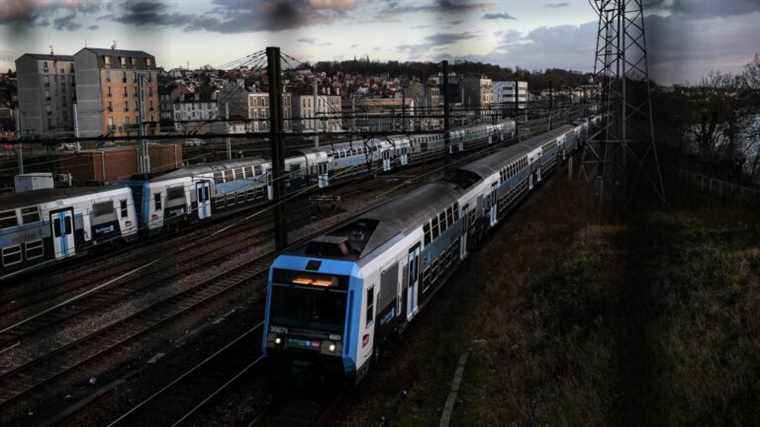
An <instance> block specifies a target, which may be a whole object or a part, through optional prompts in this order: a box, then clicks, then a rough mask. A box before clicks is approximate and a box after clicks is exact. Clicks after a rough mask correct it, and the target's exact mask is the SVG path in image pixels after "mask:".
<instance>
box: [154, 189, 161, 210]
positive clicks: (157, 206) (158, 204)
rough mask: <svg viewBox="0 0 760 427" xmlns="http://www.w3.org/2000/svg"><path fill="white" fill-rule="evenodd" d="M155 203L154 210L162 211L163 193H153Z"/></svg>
mask: <svg viewBox="0 0 760 427" xmlns="http://www.w3.org/2000/svg"><path fill="white" fill-rule="evenodd" d="M153 204H154V206H153V209H154V210H157V211H160V210H161V209H163V207H162V206H161V193H156V194H154V195H153Z"/></svg>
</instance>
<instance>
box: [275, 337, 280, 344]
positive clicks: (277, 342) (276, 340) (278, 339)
mask: <svg viewBox="0 0 760 427" xmlns="http://www.w3.org/2000/svg"><path fill="white" fill-rule="evenodd" d="M274 343H275V344H277V345H280V344H282V338H280V337H277V338H275V339H274Z"/></svg>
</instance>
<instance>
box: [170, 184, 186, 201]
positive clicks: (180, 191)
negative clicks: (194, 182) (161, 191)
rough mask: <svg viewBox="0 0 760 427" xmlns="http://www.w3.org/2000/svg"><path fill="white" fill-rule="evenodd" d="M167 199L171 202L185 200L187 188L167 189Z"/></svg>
mask: <svg viewBox="0 0 760 427" xmlns="http://www.w3.org/2000/svg"><path fill="white" fill-rule="evenodd" d="M166 198H167V199H169V200H177V199H184V198H185V187H182V186H179V187H171V188H167V189H166Z"/></svg>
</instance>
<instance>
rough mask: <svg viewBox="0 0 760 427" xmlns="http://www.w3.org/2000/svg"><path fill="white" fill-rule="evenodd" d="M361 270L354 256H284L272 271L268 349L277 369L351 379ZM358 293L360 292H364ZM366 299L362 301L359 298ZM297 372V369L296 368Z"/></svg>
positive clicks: (264, 344) (265, 333)
mask: <svg viewBox="0 0 760 427" xmlns="http://www.w3.org/2000/svg"><path fill="white" fill-rule="evenodd" d="M358 272H359V269H358V267H357V265H356V263H355V262H353V261H349V260H339V259H329V258H318V257H309V256H303V255H298V254H292V255H281V256H279V257H278V258H277V259H276V260H275V262H274V263H273V264H272V267H271V268H270V270H269V283H268V286H267V306H266V318H265V332H264V342H263V346H264V351H265V353H266V354H267V356H268V357H269V359H270V360H271V362H272V363H273V364H274V367H275V371H276V372H278V373H282V372H286V373H291V374H300V373H301V372H298V371H304V372H303V373H306V372H319V373H324V374H327V375H328V376H330V377H335V378H338V377H344V378H345V377H351V376H352V375H353V372H354V366H355V360H356V346H352V345H351V344H352V343H351V340H352V334H351V331H350V329H351V327H350V325H351V324H352V319H353V318H356V317H357V316H358V313H352V311H353V310H354V306H356V303H355V302H354V301H355V296H354V295H355V294H356V293H357V291H356V290H357V289H361V288H362V283H361V278H360V277H359V273H358ZM359 295H361V294H360V291H359ZM359 303H361V302H359ZM293 370H295V371H296V372H293Z"/></svg>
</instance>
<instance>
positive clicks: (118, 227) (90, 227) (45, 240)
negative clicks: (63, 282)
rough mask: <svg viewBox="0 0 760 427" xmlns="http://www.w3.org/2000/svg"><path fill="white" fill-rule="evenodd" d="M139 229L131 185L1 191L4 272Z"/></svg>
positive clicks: (0, 257)
mask: <svg viewBox="0 0 760 427" xmlns="http://www.w3.org/2000/svg"><path fill="white" fill-rule="evenodd" d="M137 229H138V222H137V215H136V212H135V206H134V203H133V199H132V192H131V191H130V189H129V188H126V187H99V188H70V189H55V190H37V191H30V192H26V193H19V194H9V195H3V196H0V266H1V267H2V268H0V277H2V276H5V275H6V274H8V273H11V272H16V271H19V270H23V269H27V268H32V267H39V266H40V265H45V264H50V263H52V262H55V261H59V260H61V259H64V258H69V257H72V256H74V255H77V254H78V253H82V252H85V251H87V250H88V249H89V248H91V247H93V246H96V245H100V244H102V243H106V242H110V241H112V240H114V239H115V238H120V239H131V238H134V237H135V236H136V234H137Z"/></svg>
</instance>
